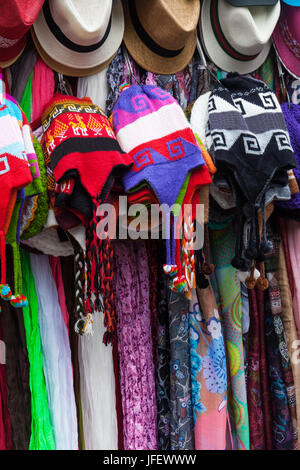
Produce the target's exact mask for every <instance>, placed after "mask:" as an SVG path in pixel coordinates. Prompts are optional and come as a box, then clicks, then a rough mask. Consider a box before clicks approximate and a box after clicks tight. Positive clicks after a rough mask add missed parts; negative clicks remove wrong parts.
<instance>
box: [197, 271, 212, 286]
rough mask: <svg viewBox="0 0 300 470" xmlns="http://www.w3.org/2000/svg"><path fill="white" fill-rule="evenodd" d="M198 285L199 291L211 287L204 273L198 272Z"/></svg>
mask: <svg viewBox="0 0 300 470" xmlns="http://www.w3.org/2000/svg"><path fill="white" fill-rule="evenodd" d="M196 284H197V287H199V289H206V288H207V287H208V286H209V282H208V279H207V278H206V277H205V276H204V274H203V273H202V272H196Z"/></svg>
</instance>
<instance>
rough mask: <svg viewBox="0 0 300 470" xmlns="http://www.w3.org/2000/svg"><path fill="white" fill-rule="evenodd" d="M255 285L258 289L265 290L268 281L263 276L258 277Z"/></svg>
mask: <svg viewBox="0 0 300 470" xmlns="http://www.w3.org/2000/svg"><path fill="white" fill-rule="evenodd" d="M256 287H257V288H258V289H259V290H266V289H268V287H269V281H268V279H266V278H265V277H259V278H258V279H257V281H256Z"/></svg>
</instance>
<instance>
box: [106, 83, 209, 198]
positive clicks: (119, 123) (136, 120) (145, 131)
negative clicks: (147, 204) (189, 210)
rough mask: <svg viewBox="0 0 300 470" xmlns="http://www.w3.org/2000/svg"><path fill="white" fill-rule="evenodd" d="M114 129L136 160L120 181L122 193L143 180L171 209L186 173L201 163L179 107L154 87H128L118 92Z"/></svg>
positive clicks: (193, 138) (168, 96)
mask: <svg viewBox="0 0 300 470" xmlns="http://www.w3.org/2000/svg"><path fill="white" fill-rule="evenodd" d="M113 128H114V131H115V133H116V136H117V139H118V142H119V144H120V146H121V147H122V149H123V150H124V151H125V152H127V153H129V155H131V156H132V159H133V161H134V165H133V166H132V168H131V169H130V170H128V171H127V172H126V174H125V176H124V177H123V180H122V181H123V184H124V187H125V190H126V191H129V190H131V189H133V188H134V187H135V186H137V185H139V184H140V183H141V182H143V181H146V183H147V184H148V185H149V186H150V187H151V189H152V190H153V191H154V192H155V194H156V196H157V198H158V200H159V202H160V203H161V204H168V205H169V206H172V205H173V204H174V203H175V201H176V199H177V196H178V194H179V192H180V189H181V188H182V186H183V184H184V182H185V179H186V177H187V175H188V174H189V172H190V171H191V170H193V169H195V168H197V167H200V166H202V165H204V163H205V162H204V160H203V157H202V153H201V150H200V148H199V146H198V144H197V142H196V139H195V136H194V134H193V131H192V129H191V127H190V124H189V122H188V121H187V119H186V117H185V115H184V113H183V111H182V109H181V108H180V106H179V104H178V103H177V102H176V101H175V99H174V98H173V97H172V96H171V95H170V94H169V93H168V92H166V91H164V90H162V89H161V88H158V87H156V86H154V85H141V86H139V85H131V86H130V87H128V88H126V89H125V90H124V91H123V92H122V93H121V95H120V97H119V99H118V101H117V103H116V104H115V107H114V109H113Z"/></svg>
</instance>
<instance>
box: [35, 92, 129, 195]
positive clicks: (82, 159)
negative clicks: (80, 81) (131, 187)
mask: <svg viewBox="0 0 300 470" xmlns="http://www.w3.org/2000/svg"><path fill="white" fill-rule="evenodd" d="M68 110H69V112H67V111H68ZM84 110H85V112H84ZM54 116H55V117H54ZM42 121H43V127H44V129H46V131H45V144H46V148H47V151H48V154H49V155H50V159H51V166H52V169H53V174H54V177H55V180H56V182H59V181H60V180H61V179H62V178H63V176H64V175H65V173H66V172H67V171H69V170H76V171H77V172H78V173H79V176H80V181H81V183H82V185H83V186H84V187H85V189H86V190H87V192H88V193H89V194H90V196H91V197H92V198H93V199H96V198H97V196H99V195H100V194H101V193H102V190H103V188H104V185H105V183H106V182H107V180H108V177H109V175H110V174H111V173H112V171H113V170H114V169H116V167H118V166H120V165H124V166H125V167H124V171H125V169H126V166H128V167H129V166H130V165H132V163H133V160H132V158H131V157H130V156H129V155H128V154H126V153H122V151H121V149H120V147H119V145H118V143H117V141H116V138H115V135H114V132H113V130H112V127H111V124H110V122H109V120H108V119H107V118H106V116H105V115H103V113H102V111H100V109H99V108H98V107H97V106H95V105H93V103H92V101H91V100H90V99H89V98H83V99H79V98H75V97H73V96H65V95H59V94H56V95H55V96H54V97H53V99H52V100H51V101H50V103H49V104H48V106H47V109H46V110H45V112H44V114H43V118H42ZM74 138H75V139H76V138H80V143H81V144H83V142H84V139H89V140H88V142H89V144H87V146H86V147H85V151H84V153H83V152H82V153H81V152H80V151H78V148H77V143H76V140H75V142H74ZM91 138H95V139H99V138H104V139H103V141H102V142H104V141H105V140H106V145H107V147H105V149H104V148H102V142H101V141H100V140H98V141H96V140H95V141H94V142H95V144H94V145H92V144H91V140H90V139H91ZM68 139H73V140H72V141H71V140H68ZM109 140H111V144H109V143H108V142H109ZM70 142H72V143H73V142H74V146H73V145H70V146H69V147H68V151H67V150H64V152H63V153H64V154H63V156H62V158H61V159H60V160H59V161H58V162H57V163H56V162H54V161H53V158H52V155H53V152H54V151H55V150H56V151H59V146H60V145H61V144H62V143H64V145H66V144H68V143H70ZM88 145H89V146H88ZM93 147H94V148H93ZM61 148H62V147H61ZM118 148H119V149H120V150H119V149H118ZM89 149H90V151H89ZM109 189H111V188H109Z"/></svg>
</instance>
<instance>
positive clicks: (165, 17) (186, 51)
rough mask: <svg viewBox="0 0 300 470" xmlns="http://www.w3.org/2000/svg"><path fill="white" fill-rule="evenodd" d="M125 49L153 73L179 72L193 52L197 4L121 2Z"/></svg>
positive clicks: (143, 0) (167, 0)
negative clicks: (123, 16)
mask: <svg viewBox="0 0 300 470" xmlns="http://www.w3.org/2000/svg"><path fill="white" fill-rule="evenodd" d="M123 6H124V15H125V33H124V42H125V45H126V47H127V49H128V51H129V52H130V54H131V55H132V57H133V58H134V60H135V61H136V62H137V63H138V64H139V65H140V66H141V67H143V68H144V69H146V70H147V71H149V72H153V73H161V74H171V73H176V72H179V71H180V70H182V69H184V67H185V66H186V65H187V64H188V63H189V61H190V60H191V58H192V56H193V54H194V51H195V48H196V30H197V23H198V19H199V14H200V2H199V0H124V1H123Z"/></svg>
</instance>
